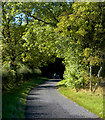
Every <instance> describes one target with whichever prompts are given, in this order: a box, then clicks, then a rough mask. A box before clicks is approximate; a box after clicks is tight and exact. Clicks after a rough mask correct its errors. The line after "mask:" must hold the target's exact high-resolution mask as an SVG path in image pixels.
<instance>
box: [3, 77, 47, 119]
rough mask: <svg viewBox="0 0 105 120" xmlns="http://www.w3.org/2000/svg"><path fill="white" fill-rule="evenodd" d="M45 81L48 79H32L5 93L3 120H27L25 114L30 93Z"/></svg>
mask: <svg viewBox="0 0 105 120" xmlns="http://www.w3.org/2000/svg"><path fill="white" fill-rule="evenodd" d="M45 80H46V78H36V79H32V80H30V81H26V82H23V83H20V84H19V85H18V86H15V88H13V89H10V90H9V91H5V92H3V97H2V99H3V100H2V105H3V107H2V118H25V116H24V112H25V106H26V101H27V95H28V93H29V91H30V90H31V89H32V88H34V87H35V86H37V85H38V84H40V83H41V82H43V81H45Z"/></svg>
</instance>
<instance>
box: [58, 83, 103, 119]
mask: <svg viewBox="0 0 105 120" xmlns="http://www.w3.org/2000/svg"><path fill="white" fill-rule="evenodd" d="M57 89H58V91H59V92H60V93H61V94H62V95H64V96H65V97H67V98H68V99H70V100H72V101H73V102H75V103H77V104H78V105H80V106H82V107H84V108H86V109H87V110H89V111H90V112H92V113H94V114H96V115H97V116H99V117H101V118H105V114H104V113H103V111H104V106H105V105H104V104H105V99H104V98H103V95H104V97H105V93H104V92H105V91H103V87H99V88H98V89H97V91H96V92H95V94H93V93H91V91H90V90H88V89H87V90H86V89H81V90H80V91H79V92H77V91H76V90H75V89H71V88H68V87H65V86H63V85H61V84H60V82H59V83H58V84H57Z"/></svg>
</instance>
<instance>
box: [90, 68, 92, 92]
mask: <svg viewBox="0 0 105 120" xmlns="http://www.w3.org/2000/svg"><path fill="white" fill-rule="evenodd" d="M91 77H92V66H90V90H91V91H92V80H91Z"/></svg>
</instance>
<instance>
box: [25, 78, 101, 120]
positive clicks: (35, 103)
mask: <svg viewBox="0 0 105 120" xmlns="http://www.w3.org/2000/svg"><path fill="white" fill-rule="evenodd" d="M58 81H59V80H57V79H50V80H48V81H46V82H44V83H42V84H40V85H39V86H38V87H36V88H34V89H32V90H31V91H30V93H29V95H28V98H27V104H26V112H25V117H26V118H75V120H77V118H78V119H79V118H80V120H82V119H83V118H89V120H91V119H90V118H94V120H99V118H98V116H96V115H94V114H93V113H91V112H89V111H88V110H86V109H84V108H83V107H81V106H79V105H77V104H76V103H74V102H73V101H71V100H69V99H68V98H66V97H64V96H63V95H61V94H60V93H59V92H58V91H57V89H56V84H57V82H58ZM66 120H67V119H66ZM73 120H74V119H73ZM86 120H87V119H86ZM92 120H93V119H92Z"/></svg>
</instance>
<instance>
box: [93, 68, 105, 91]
mask: <svg viewBox="0 0 105 120" xmlns="http://www.w3.org/2000/svg"><path fill="white" fill-rule="evenodd" d="M102 68H103V67H102V66H101V67H100V69H99V71H98V74H97V76H96V77H97V78H99V77H100V73H101V70H102ZM98 82H99V79H98V81H97V83H96V84H95V87H94V90H93V93H95V91H96V89H97V87H98Z"/></svg>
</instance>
